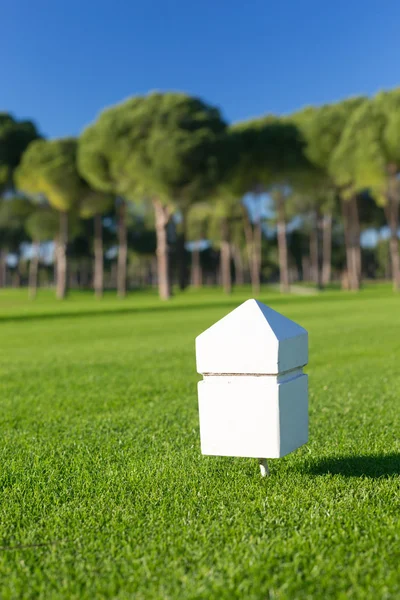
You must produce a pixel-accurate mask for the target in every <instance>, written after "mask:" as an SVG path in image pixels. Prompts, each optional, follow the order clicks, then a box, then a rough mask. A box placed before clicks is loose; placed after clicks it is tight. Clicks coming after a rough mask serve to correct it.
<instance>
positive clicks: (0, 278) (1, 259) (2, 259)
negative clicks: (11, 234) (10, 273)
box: [0, 250, 7, 288]
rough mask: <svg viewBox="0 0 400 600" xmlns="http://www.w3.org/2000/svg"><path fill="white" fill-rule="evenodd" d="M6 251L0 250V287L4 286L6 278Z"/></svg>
mask: <svg viewBox="0 0 400 600" xmlns="http://www.w3.org/2000/svg"><path fill="white" fill-rule="evenodd" d="M6 258H7V252H6V251H5V250H0V288H3V287H6V284H7V282H6V278H7V263H6Z"/></svg>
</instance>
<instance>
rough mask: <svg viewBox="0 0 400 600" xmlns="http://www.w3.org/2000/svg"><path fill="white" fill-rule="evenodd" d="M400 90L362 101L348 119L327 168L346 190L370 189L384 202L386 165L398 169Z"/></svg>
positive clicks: (379, 201)
mask: <svg viewBox="0 0 400 600" xmlns="http://www.w3.org/2000/svg"><path fill="white" fill-rule="evenodd" d="M399 144H400V90H393V91H391V92H385V93H381V94H378V95H377V96H376V97H375V98H373V99H371V100H368V101H365V102H363V103H362V104H361V105H360V106H359V108H358V109H357V110H355V111H354V113H353V114H352V115H351V117H350V118H349V120H348V122H347V124H346V127H345V129H344V131H343V135H342V137H341V140H340V143H339V144H338V146H337V148H336V150H335V152H334V155H333V157H332V161H331V165H330V170H331V173H332V174H333V176H334V177H335V178H336V180H337V181H338V183H339V184H340V185H343V186H347V187H348V190H349V192H348V193H353V191H356V192H359V191H362V190H364V189H370V190H371V191H372V192H373V194H374V195H375V197H376V199H377V202H378V203H379V204H381V205H383V204H385V202H386V189H387V175H388V167H389V166H390V165H393V166H394V168H395V169H396V170H397V171H399V170H400V145H399Z"/></svg>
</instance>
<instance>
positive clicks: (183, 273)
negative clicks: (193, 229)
mask: <svg viewBox="0 0 400 600" xmlns="http://www.w3.org/2000/svg"><path fill="white" fill-rule="evenodd" d="M186 221H187V215H186V211H182V221H181V223H180V224H179V229H180V232H179V234H178V236H177V240H176V251H177V259H178V261H177V262H178V284H179V289H180V290H182V291H183V290H185V289H186V288H187V285H188V281H187V252H186Z"/></svg>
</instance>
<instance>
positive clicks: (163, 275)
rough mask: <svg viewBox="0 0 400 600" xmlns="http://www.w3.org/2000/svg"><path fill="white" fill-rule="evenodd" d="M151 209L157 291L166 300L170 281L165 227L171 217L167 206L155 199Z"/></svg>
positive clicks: (168, 295)
mask: <svg viewBox="0 0 400 600" xmlns="http://www.w3.org/2000/svg"><path fill="white" fill-rule="evenodd" d="M153 207H154V213H155V221H156V236H157V250H156V254H157V275H158V291H159V295H160V298H161V299H162V300H168V299H169V298H170V297H171V293H172V290H171V279H170V273H169V248H168V235H167V227H168V223H169V220H170V217H171V214H170V210H169V208H168V206H163V204H162V203H161V202H160V200H158V199H157V198H156V199H154V200H153Z"/></svg>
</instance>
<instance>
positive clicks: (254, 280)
mask: <svg viewBox="0 0 400 600" xmlns="http://www.w3.org/2000/svg"><path fill="white" fill-rule="evenodd" d="M243 228H244V235H245V238H246V250H247V259H248V262H249V268H250V279H251V288H252V291H253V295H254V296H258V294H259V293H260V270H259V268H258V261H257V253H256V251H255V244H254V232H253V228H252V226H251V223H250V219H249V215H248V213H247V210H246V207H244V206H243Z"/></svg>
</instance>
